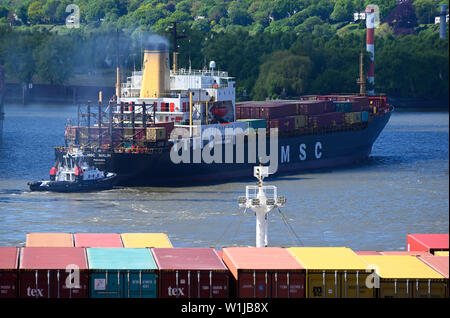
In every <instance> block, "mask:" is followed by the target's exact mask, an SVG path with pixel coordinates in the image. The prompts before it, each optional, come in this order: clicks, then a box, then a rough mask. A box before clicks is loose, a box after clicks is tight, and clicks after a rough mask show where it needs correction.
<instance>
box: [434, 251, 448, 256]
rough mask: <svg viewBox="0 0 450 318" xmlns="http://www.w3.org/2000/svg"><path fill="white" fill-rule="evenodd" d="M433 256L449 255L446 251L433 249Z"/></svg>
mask: <svg viewBox="0 0 450 318" xmlns="http://www.w3.org/2000/svg"><path fill="white" fill-rule="evenodd" d="M434 256H449V254H448V251H435V252H434Z"/></svg>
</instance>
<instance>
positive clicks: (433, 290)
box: [361, 255, 448, 298]
mask: <svg viewBox="0 0 450 318" xmlns="http://www.w3.org/2000/svg"><path fill="white" fill-rule="evenodd" d="M361 258H362V259H363V260H364V261H365V262H366V263H367V264H372V265H375V266H376V267H377V268H378V269H377V273H378V274H379V277H380V279H379V282H380V288H379V290H378V297H380V298H444V297H446V294H447V288H448V284H447V282H446V281H445V278H444V277H443V276H442V275H441V274H439V273H438V272H437V271H435V270H433V269H432V268H430V267H429V266H427V265H425V264H424V263H423V262H421V261H420V260H419V259H418V258H417V257H415V256H410V255H376V256H371V255H366V256H361Z"/></svg>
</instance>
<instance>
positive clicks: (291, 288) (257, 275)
mask: <svg viewBox="0 0 450 318" xmlns="http://www.w3.org/2000/svg"><path fill="white" fill-rule="evenodd" d="M223 261H224V263H225V264H226V265H227V267H228V268H229V269H230V272H231V274H232V275H233V278H234V280H233V282H234V284H233V285H234V286H235V289H236V296H237V297H239V298H304V297H305V290H306V271H305V268H304V267H303V266H302V265H301V264H300V263H299V262H298V261H297V260H296V259H295V258H294V257H293V256H292V255H291V254H290V253H289V252H288V251H287V250H286V249H284V248H280V247H265V248H255V247H230V248H224V249H223Z"/></svg>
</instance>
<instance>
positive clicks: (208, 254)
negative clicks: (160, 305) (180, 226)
mask: <svg viewBox="0 0 450 318" xmlns="http://www.w3.org/2000/svg"><path fill="white" fill-rule="evenodd" d="M152 253H153V256H154V257H155V260H156V263H157V264H158V268H159V280H160V285H159V291H160V294H159V296H160V297H162V298H226V297H228V296H229V272H228V269H227V267H226V266H225V265H224V264H223V262H222V261H221V260H220V259H219V256H218V255H217V253H216V252H215V251H214V249H212V248H153V249H152Z"/></svg>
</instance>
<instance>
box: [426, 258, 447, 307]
mask: <svg viewBox="0 0 450 318" xmlns="http://www.w3.org/2000/svg"><path fill="white" fill-rule="evenodd" d="M419 259H420V260H421V261H422V262H424V263H425V264H427V265H428V266H430V267H431V268H433V269H434V270H435V271H437V272H438V273H439V274H441V275H442V276H443V277H445V280H446V284H447V290H446V295H445V297H447V298H448V297H449V295H450V283H449V257H448V256H419Z"/></svg>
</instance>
